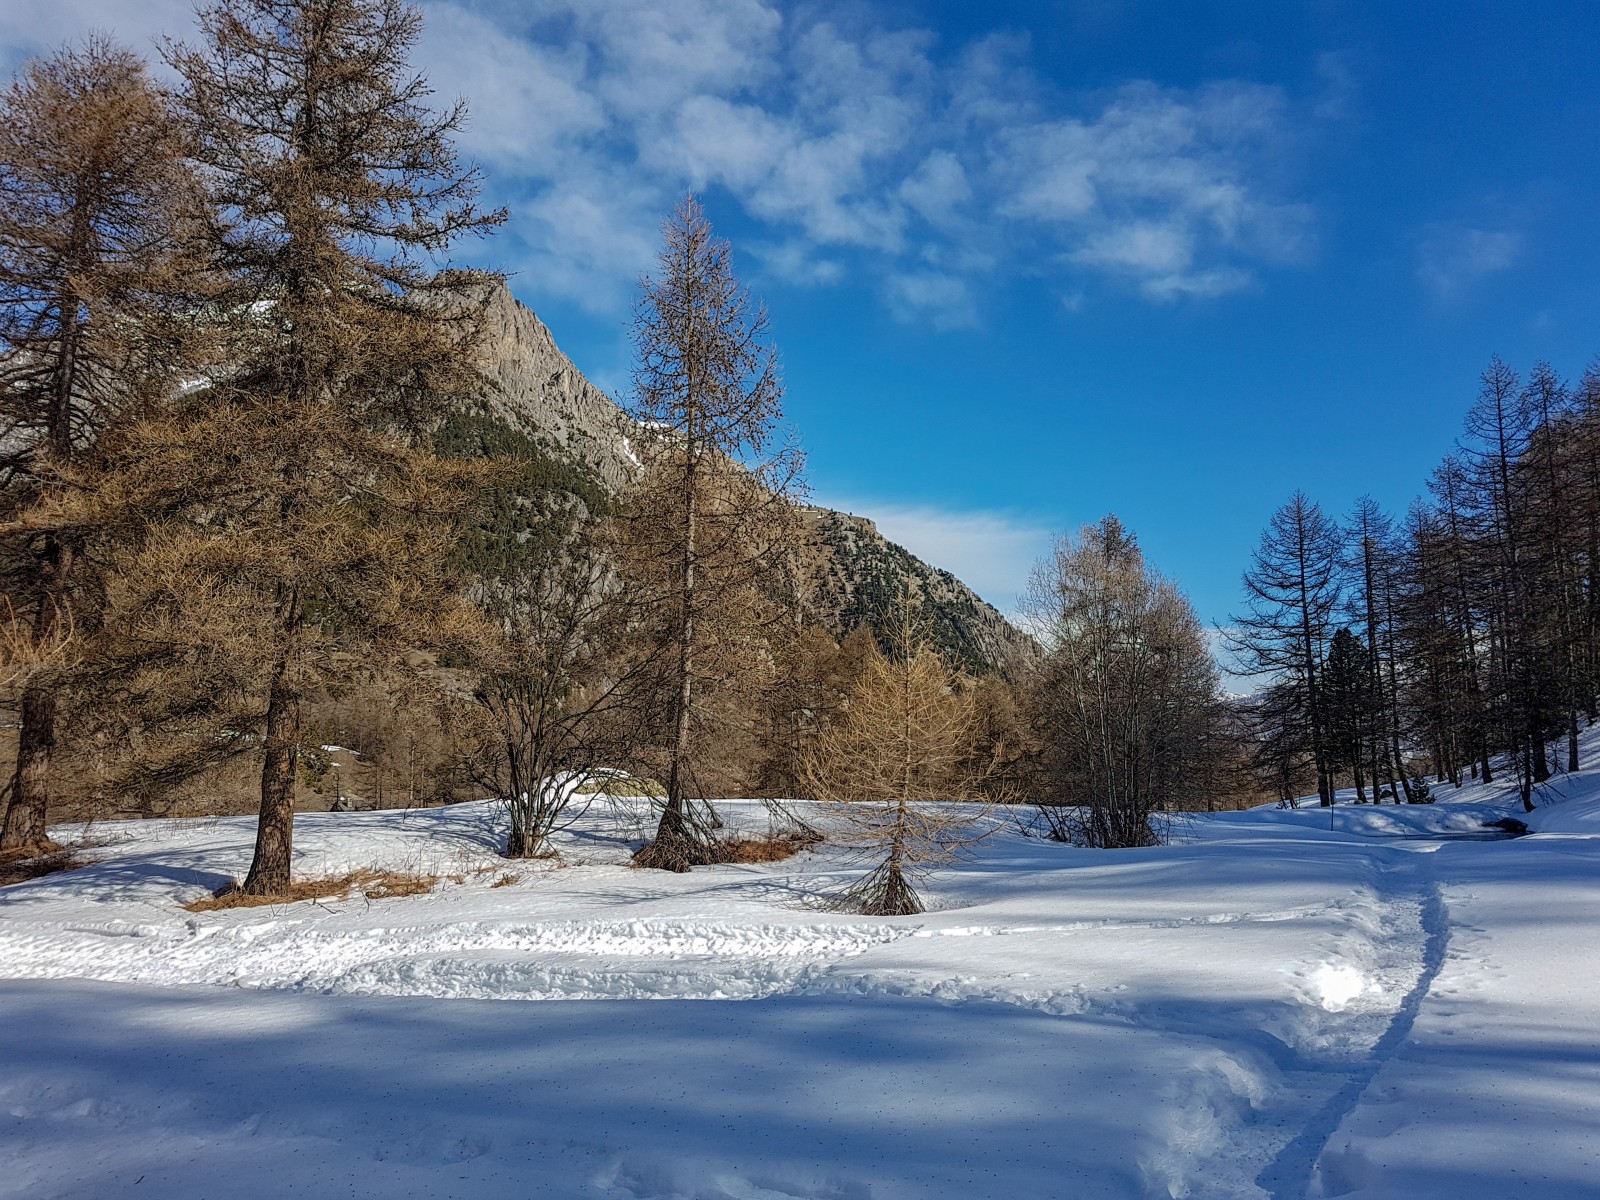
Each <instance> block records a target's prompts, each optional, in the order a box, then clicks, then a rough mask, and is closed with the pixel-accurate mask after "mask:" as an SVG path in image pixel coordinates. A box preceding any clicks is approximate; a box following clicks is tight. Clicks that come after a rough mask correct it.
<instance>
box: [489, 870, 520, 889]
mask: <svg viewBox="0 0 1600 1200" xmlns="http://www.w3.org/2000/svg"><path fill="white" fill-rule="evenodd" d="M521 882H522V876H521V875H518V874H517V873H516V872H515V871H506V872H504V873H503V874H502V875H501V876H500V878H498V879H496V880H495V881H494V882H493V883H491V884H490V885H489V886H490V887H492V888H497V887H510V886H511V885H512V884H514V883H521Z"/></svg>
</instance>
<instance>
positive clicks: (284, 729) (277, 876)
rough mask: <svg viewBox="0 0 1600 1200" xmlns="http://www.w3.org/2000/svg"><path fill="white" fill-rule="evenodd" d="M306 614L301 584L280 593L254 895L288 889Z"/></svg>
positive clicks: (249, 885) (250, 888)
mask: <svg viewBox="0 0 1600 1200" xmlns="http://www.w3.org/2000/svg"><path fill="white" fill-rule="evenodd" d="M301 617H302V611H301V597H300V589H299V588H298V587H294V586H288V587H282V588H280V589H279V593H278V633H279V650H278V657H277V661H276V662H275V663H274V664H273V668H272V684H271V690H270V691H269V692H268V696H267V728H266V755H265V760H264V761H263V763H262V766H261V813H260V817H259V820H258V822H257V825H256V850H255V857H254V858H252V859H251V861H250V873H249V874H248V875H246V876H245V881H244V889H243V890H244V891H246V892H248V893H249V894H250V895H252V896H278V895H282V894H284V893H285V892H287V891H288V890H289V881H290V877H291V868H290V860H291V857H292V854H293V850H294V802H295V769H296V767H297V766H298V765H299V757H300V688H299V684H298V681H297V680H296V679H295V678H294V669H295V662H294V660H295V658H296V657H297V655H296V651H297V650H298V648H299V641H300V621H301Z"/></svg>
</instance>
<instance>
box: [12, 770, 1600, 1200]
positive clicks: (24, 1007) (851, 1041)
mask: <svg viewBox="0 0 1600 1200" xmlns="http://www.w3.org/2000/svg"><path fill="white" fill-rule="evenodd" d="M736 811H737V810H736ZM757 811H758V810H757V809H756V808H755V807H754V806H751V808H750V810H749V812H747V813H745V814H744V815H745V818H746V819H749V820H754V819H756V818H755V814H756V812H757ZM1504 811H1508V810H1506V809H1505V808H1504V806H1503V805H1497V804H1496V803H1494V802H1492V801H1491V798H1489V797H1482V796H1478V797H1473V796H1469V797H1467V798H1466V799H1465V801H1464V802H1461V803H1445V804H1439V805H1435V806H1432V807H1430V808H1399V809H1396V808H1386V809H1383V810H1374V809H1371V808H1367V809H1360V808H1354V807H1350V808H1344V807H1341V808H1340V809H1339V810H1338V811H1337V812H1336V813H1335V814H1334V816H1333V818H1332V819H1333V821H1334V822H1335V823H1336V825H1337V829H1336V830H1334V831H1330V830H1329V829H1328V828H1327V823H1328V821H1329V819H1330V818H1329V815H1328V814H1327V813H1326V812H1325V811H1324V812H1317V811H1300V812H1287V811H1281V810H1261V811H1257V812H1253V813H1244V814H1227V815H1219V816H1217V817H1212V818H1200V819H1196V820H1195V821H1194V822H1192V823H1191V824H1189V825H1187V826H1186V827H1184V828H1182V829H1180V831H1179V833H1180V838H1179V840H1178V841H1177V842H1176V843H1175V844H1174V845H1171V846H1168V847H1163V848H1157V849H1152V850H1147V851H1132V852H1122V853H1115V854H1106V853H1096V852H1091V851H1081V850H1072V849H1070V848H1065V847H1061V846H1056V845H1053V844H1049V843H1044V842H1040V841H1037V840H1030V839H1024V838H1021V837H1018V836H1016V834H1015V833H1012V832H1009V831H1005V830H1002V831H1001V832H1000V833H998V834H997V835H996V836H995V837H994V838H992V839H991V840H990V841H989V842H987V843H985V844H984V845H983V847H982V848H981V850H980V852H979V854H978V856H977V858H976V859H975V861H974V862H972V863H971V864H969V865H967V866H965V867H963V868H961V869H959V870H956V871H953V872H949V873H947V874H945V875H942V876H941V877H940V878H939V879H938V880H937V881H936V887H935V888H934V889H933V895H934V898H935V899H936V901H937V902H938V904H939V907H938V908H937V910H936V911H933V912H930V913H928V914H924V915H922V916H919V917H914V918H903V919H898V920H873V919H865V918H853V917H848V916H842V915H838V914H832V913H827V912H823V911H820V910H819V909H818V908H817V907H816V905H815V903H814V900H815V897H816V895H817V894H818V892H819V891H820V890H822V889H824V888H826V887H827V886H829V885H830V884H831V883H832V882H834V881H836V880H837V879H838V878H840V877H842V876H843V875H844V873H845V872H846V871H847V869H848V868H847V866H846V864H843V863H841V862H839V861H837V860H834V859H832V858H830V857H829V856H828V854H827V853H822V854H808V855H804V856H801V857H800V858H798V859H795V860H792V861H790V862H787V863H779V864H773V865H768V866H761V867H728V868H718V869H710V870H701V871H696V872H694V873H692V874H691V875H688V876H668V875H663V874H660V873H654V872H651V873H644V872H634V871H630V870H628V869H627V868H626V867H625V866H623V865H621V864H622V862H623V861H624V858H625V852H626V842H625V835H626V834H627V833H628V832H629V831H627V830H621V831H619V830H615V829H612V828H610V827H607V826H605V825H603V824H601V823H596V824H595V825H594V826H593V827H591V828H589V829H587V830H584V831H581V833H580V835H579V836H578V837H576V838H575V839H574V840H573V841H572V842H571V843H570V844H569V845H568V846H567V847H566V850H567V859H568V862H569V863H570V864H572V865H569V866H567V867H564V868H540V869H536V870H529V871H526V872H523V873H521V877H520V878H518V879H516V880H514V881H510V882H507V881H506V879H505V878H504V874H505V871H506V870H507V869H508V864H506V863H505V862H504V861H503V860H499V859H497V858H495V857H494V855H493V853H492V845H493V840H494V836H495V835H494V829H493V821H494V811H493V809H492V808H491V807H489V806H461V807H458V808H455V809H451V810H441V811H438V812H428V813H413V814H398V813H385V814H326V815H322V814H318V815H315V816H308V817H306V818H303V819H302V820H301V821H300V823H299V826H298V829H299V839H298V846H299V849H300V853H301V855H302V861H301V862H300V863H299V864H298V869H299V870H301V871H302V872H304V873H312V872H317V873H321V872H328V873H334V872H338V871H342V870H347V869H350V868H352V867H356V866H368V865H377V866H387V867H397V868H406V869H410V870H414V871H426V872H429V873H440V874H444V875H448V876H454V878H455V879H456V880H459V882H451V881H449V880H447V881H446V882H444V883H442V884H441V886H440V887H439V889H438V890H437V891H436V892H435V893H434V894H432V895H429V896H421V897H411V898H405V899H393V900H380V901H371V902H368V901H365V900H362V899H356V900H350V901H324V902H321V903H320V904H310V903H304V902H302V903H300V904H295V905H285V906H281V907H274V908H260V909H251V910H235V911H231V912H219V913H205V914H189V913H187V912H184V911H183V910H182V909H181V908H180V907H179V904H180V903H181V902H182V901H185V900H188V899H193V898H195V897H197V896H201V895H204V894H205V892H206V891H207V890H208V889H210V888H214V887H215V886H217V885H218V884H220V883H221V882H223V881H224V880H225V879H226V878H227V877H228V876H229V875H230V874H236V873H238V872H239V871H240V870H241V869H242V868H243V866H244V864H245V863H246V862H247V860H248V854H249V846H250V839H251V833H252V831H251V829H250V826H249V823H248V822H237V821H200V822H146V823H140V824H135V825H128V826H119V827H115V828H114V829H113V830H111V831H110V832H112V833H114V834H115V835H117V836H118V837H119V838H120V840H118V841H116V842H115V843H114V844H110V845H107V846H105V847H103V848H101V849H99V850H97V851H95V853H96V854H97V855H98V856H99V857H100V858H101V861H100V862H99V863H98V864H97V865H94V866H91V867H87V868H84V869H82V870H79V871H75V872H71V873H67V874H63V875H58V876H52V877H47V878H45V879H41V880H37V881H34V882H32V883H29V884H26V885H21V886H19V887H15V888H10V889H7V890H6V891H5V892H4V893H0V976H5V977H9V978H8V979H6V980H5V981H4V982H0V1021H3V1022H4V1026H3V1027H4V1029H5V1030H6V1036H5V1038H4V1041H3V1042H0V1196H5V1197H8V1196H17V1197H23V1196H26V1197H30V1198H31V1197H62V1198H65V1197H74V1198H77V1197H83V1198H87V1197H108V1196H122V1195H131V1196H137V1195H143V1194H149V1195H157V1196H161V1197H171V1198H174V1200H181V1198H185V1197H203V1196H213V1195H216V1194H219V1192H226V1193H227V1194H228V1195H230V1196H233V1197H238V1198H240V1200H254V1198H255V1197H263V1198H264V1197H277V1196H285V1195H303V1196H349V1195H374V1196H376V1195H385V1196H417V1197H422V1196H428V1197H436V1196H438V1197H442V1196H460V1197H473V1198H476V1197H497V1198H498V1197H506V1196H541V1197H544V1196H549V1197H566V1196H571V1197H603V1198H611V1200H647V1198H650V1200H655V1198H659V1200H666V1198H668V1197H672V1198H691V1197H693V1198H706V1200H730V1198H738V1200H745V1198H756V1200H772V1198H774V1197H832V1198H836V1200H839V1198H857V1197H859V1198H863V1200H865V1198H869V1197H870V1198H872V1200H898V1198H902V1197H904V1198H910V1197H962V1198H964V1200H965V1198H970V1197H982V1196H1006V1197H1032V1196H1039V1197H1046V1196H1072V1197H1084V1198H1093V1197H1106V1198H1108V1200H1109V1198H1111V1197H1118V1198H1122V1197H1195V1198H1203V1197H1215V1198H1218V1200H1222V1198H1230V1200H1231V1198H1233V1197H1247V1198H1248V1197H1256V1198H1261V1200H1266V1198H1271V1200H1291V1198H1292V1200H1299V1198H1300V1197H1321V1196H1336V1195H1338V1196H1354V1197H1358V1198H1377V1197H1395V1198H1399V1197H1407V1198H1410V1197H1418V1198H1426V1197H1439V1198H1441V1200H1442V1198H1444V1197H1451V1198H1457V1197H1468V1198H1475V1197H1486V1198H1487V1197H1495V1198H1498V1197H1511V1196H1528V1197H1541V1198H1542V1197H1552V1198H1556V1197H1578V1196H1584V1197H1592V1196H1593V1195H1595V1194H1596V1182H1595V1181H1596V1180H1597V1179H1600V1165H1597V1164H1596V1163H1595V1162H1594V1154H1595V1149H1594V1148H1595V1147H1596V1146H1600V1059H1597V1055H1596V1053H1595V1051H1594V1048H1593V1029H1594V1028H1595V1027H1596V1025H1597V1018H1600V996H1597V994H1596V993H1597V989H1596V988H1594V987H1593V986H1592V981H1593V980H1594V978H1595V975H1596V972H1595V970H1594V967H1595V965H1596V962H1597V952H1596V949H1595V948H1596V946H1600V937H1597V935H1600V871H1597V870H1596V868H1597V867H1600V801H1591V800H1589V799H1588V798H1587V797H1586V795H1577V796H1575V797H1574V798H1572V799H1570V800H1568V801H1566V802H1565V803H1562V804H1558V805H1554V806H1552V807H1551V808H1549V809H1547V810H1545V811H1544V812H1542V813H1541V814H1538V815H1537V819H1536V821H1535V824H1536V826H1537V827H1539V828H1541V829H1543V830H1544V832H1541V833H1539V834H1537V835H1535V836H1532V837H1528V838H1523V839H1519V840H1516V841H1508V842H1483V841H1474V840H1460V839H1463V838H1471V837H1472V836H1474V835H1476V834H1477V833H1478V832H1479V831H1481V822H1482V820H1483V819H1484V818H1485V816H1493V815H1499V814H1500V813H1501V812H1504ZM100 832H102V833H104V832H107V831H106V830H102V831H100ZM510 869H511V870H513V871H515V867H514V866H513V867H511V868H510ZM496 883H499V884H501V885H502V886H493V885H494V884H496ZM150 985H160V986H154V987H153V986H150ZM219 985H221V986H219ZM641 998H649V999H652V1000H654V1001H655V1002H653V1003H649V1004H641V1003H637V1002H636V1001H637V1000H639V999H641ZM489 1000H500V1001H505V1000H520V1001H528V1000H543V1001H550V1002H547V1003H538V1004H529V1003H484V1002H483V1001H489ZM717 1000H739V1001H744V1002H743V1003H706V1001H717Z"/></svg>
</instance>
